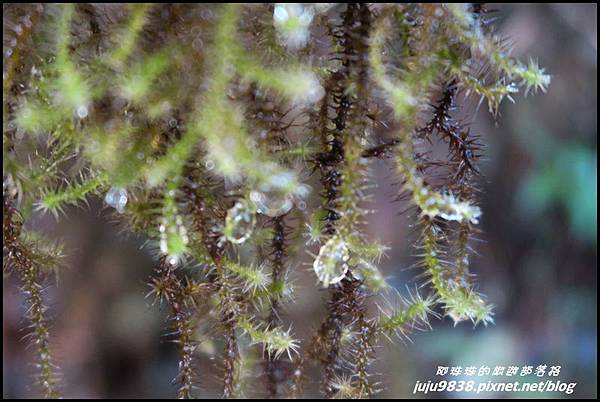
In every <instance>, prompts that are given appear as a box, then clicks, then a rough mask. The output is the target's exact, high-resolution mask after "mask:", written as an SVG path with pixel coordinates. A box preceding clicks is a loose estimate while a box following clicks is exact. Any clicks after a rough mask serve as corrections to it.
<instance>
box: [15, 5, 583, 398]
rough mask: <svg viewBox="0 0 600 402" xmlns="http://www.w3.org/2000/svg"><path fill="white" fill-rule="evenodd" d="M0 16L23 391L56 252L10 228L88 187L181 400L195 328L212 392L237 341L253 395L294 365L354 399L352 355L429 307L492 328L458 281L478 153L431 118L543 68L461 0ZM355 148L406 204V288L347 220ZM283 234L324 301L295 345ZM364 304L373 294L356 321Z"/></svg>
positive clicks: (361, 374) (365, 177)
mask: <svg viewBox="0 0 600 402" xmlns="http://www.w3.org/2000/svg"><path fill="white" fill-rule="evenodd" d="M9 10H10V11H11V16H10V17H8V18H17V17H19V18H24V17H23V16H25V17H26V19H27V20H28V21H29V23H28V24H26V25H27V26H26V28H27V29H22V28H21V29H20V30H18V31H15V35H16V38H15V40H14V41H13V42H11V43H12V48H10V52H5V53H6V54H7V55H8V56H6V57H7V58H8V59H7V60H6V62H7V63H6V72H5V74H4V106H3V115H4V120H5V123H4V125H3V142H4V144H3V155H4V160H5V162H4V164H3V178H4V186H3V188H4V213H5V217H4V242H5V245H4V255H5V271H7V272H15V273H17V274H18V276H19V277H20V278H21V281H22V282H23V289H24V291H25V292H26V295H27V301H28V303H29V304H30V306H31V309H30V310H29V313H28V318H29V319H30V320H31V321H32V328H33V332H32V339H33V342H34V343H35V344H36V345H37V348H38V353H37V358H38V369H39V370H38V371H39V372H38V378H39V382H40V385H41V386H42V389H43V392H44V395H45V396H49V397H54V396H57V395H58V394H57V391H56V381H55V379H56V378H55V376H54V374H53V370H52V367H54V366H53V362H52V359H51V357H50V353H49V345H48V342H49V334H48V323H47V318H46V316H45V314H44V313H45V310H46V308H45V307H44V304H43V298H42V292H41V291H40V287H41V283H42V282H43V281H44V280H45V279H46V278H47V277H48V276H49V273H51V272H55V270H56V268H57V267H58V266H59V260H60V258H59V257H60V255H61V254H62V253H61V251H60V248H56V247H49V246H45V245H44V244H47V242H46V241H44V240H43V239H42V238H38V237H36V238H35V240H33V239H34V238H33V235H31V234H28V233H27V232H24V233H21V227H22V225H23V220H28V219H35V217H36V215H35V214H34V212H38V213H45V212H51V213H52V214H54V215H55V216H56V217H57V218H58V217H59V212H60V213H61V215H66V214H69V213H70V211H71V208H69V205H74V206H80V205H82V204H87V202H88V200H89V199H91V198H92V197H97V196H100V197H102V196H103V198H104V201H105V203H106V204H107V205H108V206H110V207H112V208H114V209H115V212H114V213H115V216H116V217H117V218H118V220H120V221H122V222H123V224H124V225H125V226H126V227H127V228H128V229H129V230H131V231H135V232H138V233H141V234H143V235H145V236H147V237H148V238H149V239H151V240H152V242H151V244H154V245H156V246H157V247H155V250H154V251H155V253H156V259H157V268H156V271H155V272H154V274H153V275H152V277H151V278H150V279H149V286H150V291H149V296H151V297H152V298H153V299H154V301H155V302H156V303H157V304H161V305H167V306H168V315H169V318H170V323H171V324H170V326H171V327H172V328H171V329H170V332H169V334H170V336H171V338H172V339H173V341H174V342H175V343H176V344H177V345H178V348H179V353H180V362H179V374H178V376H177V378H176V381H175V382H176V383H177V384H178V385H179V389H178V396H179V397H182V398H188V397H192V396H194V395H193V393H194V392H193V391H194V389H195V384H196V383H197V381H198V380H199V379H201V374H202V373H198V372H197V370H196V367H195V365H194V361H195V359H196V358H197V357H198V353H199V351H198V344H199V342H201V341H203V339H197V337H198V336H199V332H198V331H196V329H197V327H198V326H199V325H205V324H208V325H211V327H213V328H214V331H211V334H210V335H206V336H213V337H215V338H218V339H221V340H222V343H223V350H222V355H221V357H220V359H217V360H218V361H219V362H220V367H221V369H222V370H223V373H222V374H223V375H222V376H221V378H222V379H223V382H222V395H223V397H236V396H241V395H242V391H243V390H242V384H243V382H244V377H246V376H248V375H251V374H253V373H252V372H251V373H248V370H251V369H248V368H247V367H245V366H244V365H242V361H243V358H244V357H245V356H247V355H248V354H250V353H252V354H254V355H255V356H256V357H257V358H260V359H262V360H263V361H264V365H263V366H261V367H263V369H264V373H263V374H264V378H265V379H266V380H265V383H266V384H265V394H266V395H268V396H270V397H281V396H294V397H297V396H300V395H301V390H302V384H303V382H305V381H306V378H305V376H306V374H305V373H304V365H305V364H306V361H307V360H308V358H309V357H311V358H312V360H314V361H315V362H316V363H318V364H319V365H320V366H321V368H322V370H321V391H322V393H323V396H325V397H331V398H333V397H357V398H364V397H371V396H373V395H374V394H375V393H376V392H377V391H378V387H377V386H376V384H377V381H374V380H373V379H372V378H371V376H372V374H371V372H370V367H369V366H370V363H371V362H372V361H373V360H374V359H376V358H377V356H376V353H375V350H376V348H375V345H377V343H378V342H379V341H380V339H381V338H382V337H386V338H389V339H390V340H391V339H392V338H393V337H392V335H397V336H398V338H400V339H401V340H405V339H408V337H409V336H410V335H411V334H413V333H414V332H415V330H425V329H428V328H429V318H430V317H438V316H441V315H444V316H448V317H450V318H452V320H453V321H454V323H455V324H457V323H459V322H462V321H465V320H470V321H472V323H474V324H478V323H483V324H488V323H490V322H492V321H493V320H492V315H493V313H492V307H491V305H490V304H489V303H487V301H486V300H485V298H484V296H482V295H481V294H480V293H478V291H477V289H476V285H475V284H474V281H473V275H472V274H471V273H470V272H469V254H470V252H471V249H470V247H471V246H470V243H471V241H470V239H471V237H472V232H473V231H474V226H475V225H477V224H478V222H479V220H480V218H481V215H482V211H481V209H480V208H479V207H478V206H477V205H476V203H477V199H476V197H475V194H476V185H477V181H478V176H479V175H480V172H479V169H478V168H477V161H478V159H479V158H480V157H481V148H482V144H480V143H479V140H478V136H477V135H475V134H473V133H471V131H470V130H469V129H467V128H466V127H465V125H464V124H463V123H462V122H460V121H457V120H456V119H455V118H454V117H453V116H452V113H451V111H452V110H453V108H454V103H455V101H456V99H458V97H457V94H458V93H461V94H462V95H463V96H470V95H475V96H477V97H479V98H480V101H483V100H485V101H487V103H488V105H489V109H490V112H491V113H493V114H497V111H498V107H499V105H500V103H501V102H502V100H504V99H505V98H508V99H510V100H513V98H512V96H513V95H514V94H515V93H517V92H518V91H519V90H521V89H524V92H525V94H527V93H529V92H530V91H532V92H535V91H537V90H542V91H545V90H546V87H547V86H548V84H549V82H550V76H548V75H547V74H545V72H544V69H543V68H540V67H539V66H538V64H537V62H534V61H530V62H529V63H527V64H524V63H522V62H520V61H518V60H516V59H513V58H511V57H510V56H509V53H510V52H509V51H508V49H506V48H505V46H504V45H503V41H502V39H501V38H498V37H497V35H495V34H493V32H492V31H491V29H490V27H489V24H488V23H487V19H486V17H485V15H486V14H487V13H488V11H487V10H486V9H485V8H483V7H482V6H480V5H473V6H471V7H469V6H466V5H458V4H451V5H437V4H422V5H407V4H400V5H392V4H388V5H370V6H369V5H365V4H357V3H352V4H338V5H330V6H323V5H299V4H276V5H274V6H269V5H264V4H262V5H253V6H250V5H239V4H225V5H205V4H202V5H173V4H164V5H152V6H150V5H137V4H136V5H133V4H132V5H126V6H115V8H114V9H110V8H109V9H104V8H101V7H99V6H96V5H91V6H88V5H79V4H78V5H73V4H61V5H58V4H57V5H44V6H30V5H13V6H11V7H9ZM117 10H120V11H119V12H117ZM205 11H206V12H205ZM13 14H14V15H13ZM311 26H318V27H320V28H322V29H321V31H322V32H324V33H323V34H322V36H323V37H322V38H321V39H322V40H321V41H320V42H319V43H320V45H319V46H320V47H323V49H320V48H319V46H317V45H316V44H315V43H313V42H311V41H310V40H308V38H310V35H311V34H312V35H314V34H315V32H316V30H314V31H315V32H313V30H311V29H309V28H310V27H311ZM311 32H312V33H311ZM324 51H325V52H327V55H326V57H319V56H317V55H318V54H319V52H324ZM438 94H441V95H442V96H441V98H440V99H439V100H436V99H437V96H438ZM396 123H399V124H396ZM390 127H392V128H390ZM386 136H388V137H389V136H392V137H393V138H392V139H391V140H390V139H389V138H387V139H386V138H385V137H386ZM434 143H443V144H445V145H446V146H447V148H448V157H447V158H446V159H445V160H441V161H440V160H433V159H432V157H431V155H430V151H431V149H432V147H433V145H434ZM374 158H380V159H389V160H390V163H393V164H394V166H395V168H396V172H397V174H398V176H399V178H400V180H401V182H402V186H401V187H402V189H401V192H400V194H399V195H398V199H401V200H404V201H405V203H407V204H408V207H409V208H411V209H413V210H415V211H416V215H417V216H418V220H417V222H416V223H417V226H416V227H417V230H418V231H419V232H420V237H419V239H418V240H417V241H416V243H415V244H414V245H413V246H414V249H415V250H416V251H417V254H416V256H415V257H416V263H415V265H416V266H418V267H420V268H421V269H422V271H423V273H422V277H423V278H425V280H424V281H423V285H430V289H431V293H430V294H429V295H427V296H421V295H420V294H419V293H418V292H417V291H409V292H408V295H407V296H404V297H403V296H401V295H400V294H392V296H391V297H390V296H389V294H390V293H389V291H390V290H393V289H392V288H391V285H390V284H389V283H387V281H386V279H385V277H384V275H383V274H382V272H381V271H380V270H379V268H378V267H377V265H378V264H379V263H380V260H381V259H382V258H384V257H385V254H386V251H387V250H388V247H387V246H385V245H383V244H380V243H379V242H378V241H377V240H374V239H371V238H369V237H368V236H367V235H366V231H365V228H364V226H365V224H366V221H367V216H368V214H369V213H370V212H371V211H370V210H369V209H368V203H369V199H370V196H371V194H372V192H373V188H374V186H375V185H376V179H375V178H374V177H373V176H372V174H371V172H370V166H371V162H372V161H373V159H374ZM311 174H312V175H315V176H318V178H319V181H320V188H318V189H317V191H314V189H312V188H311V187H310V186H308V185H307V184H305V182H306V181H307V180H308V176H309V175H311ZM530 181H532V182H533V183H534V184H535V185H538V186H540V185H541V186H550V185H549V184H547V183H545V182H544V180H543V177H542V178H539V177H538V178H536V177H532V178H530ZM536 183H537V184H536ZM311 190H313V191H311ZM311 193H312V194H313V195H314V198H315V199H317V198H318V200H315V202H311V201H312V199H311V198H310V194H311ZM525 196H526V197H529V198H531V197H530V196H527V195H525ZM539 202H545V201H544V200H542V201H539ZM309 205H310V207H309ZM32 206H34V207H35V208H32ZM111 212H112V211H111ZM574 219H575V220H576V216H575V218H574ZM302 235H304V236H302ZM302 237H304V239H305V241H306V247H307V251H308V254H310V255H312V257H313V261H312V262H311V263H310V265H311V267H312V268H313V271H314V274H315V278H316V283H317V287H321V288H326V289H327V295H328V298H329V301H328V302H327V313H326V316H325V317H324V318H323V321H322V324H321V326H320V327H319V328H318V330H317V332H316V333H315V334H314V336H313V338H312V340H311V341H310V342H309V341H302V340H298V339H296V338H295V337H294V335H293V334H292V331H291V323H289V324H286V320H287V317H286V314H285V309H284V308H283V307H284V305H285V304H286V303H290V302H291V301H292V300H293V297H292V295H293V292H292V290H293V286H292V281H293V280H294V278H295V277H298V276H299V275H305V273H304V272H300V271H299V270H295V269H292V268H293V267H294V266H295V265H296V261H297V260H300V259H302V258H304V257H306V256H307V255H308V254H307V253H299V252H298V251H297V250H298V249H301V247H302V245H301V244H296V243H298V240H300V239H302ZM313 252H314V253H313ZM380 299H383V303H379V302H380V301H381V300H380ZM373 300H375V303H377V305H378V306H379V305H381V304H383V305H385V307H380V314H379V315H376V316H374V315H372V314H371V312H370V305H371V304H372V301H373ZM285 328H287V329H285ZM245 341H247V342H246V343H244V342H245ZM254 345H258V346H259V347H258V349H257V348H255V347H254ZM260 348H262V351H261V349H260ZM254 369H255V370H256V368H254Z"/></svg>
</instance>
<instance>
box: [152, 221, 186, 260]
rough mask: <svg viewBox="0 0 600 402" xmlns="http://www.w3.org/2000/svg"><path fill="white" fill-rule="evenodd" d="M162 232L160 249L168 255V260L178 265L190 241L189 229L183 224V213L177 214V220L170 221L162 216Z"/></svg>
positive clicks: (160, 230)
mask: <svg viewBox="0 0 600 402" xmlns="http://www.w3.org/2000/svg"><path fill="white" fill-rule="evenodd" d="M158 230H159V232H160V251H161V253H163V254H165V255H167V261H168V262H169V264H171V265H177V263H178V262H179V259H180V258H181V255H182V254H183V252H184V250H185V247H186V246H187V244H188V243H189V237H188V235H187V229H186V228H185V226H184V225H183V219H182V217H181V215H177V216H176V217H175V220H174V221H172V222H169V221H168V220H167V219H166V218H162V222H161V224H160V226H159V228H158Z"/></svg>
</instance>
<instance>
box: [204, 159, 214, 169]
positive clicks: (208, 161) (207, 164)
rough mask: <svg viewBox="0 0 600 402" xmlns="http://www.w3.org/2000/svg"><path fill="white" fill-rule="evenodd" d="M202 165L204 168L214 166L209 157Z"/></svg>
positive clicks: (212, 167)
mask: <svg viewBox="0 0 600 402" xmlns="http://www.w3.org/2000/svg"><path fill="white" fill-rule="evenodd" d="M204 167H205V168H206V170H213V169H214V168H215V163H214V162H213V161H212V160H210V159H209V160H207V161H206V162H204Z"/></svg>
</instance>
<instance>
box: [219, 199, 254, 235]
mask: <svg viewBox="0 0 600 402" xmlns="http://www.w3.org/2000/svg"><path fill="white" fill-rule="evenodd" d="M254 222H255V217H254V213H253V212H252V210H251V209H250V207H249V205H248V203H247V202H246V201H245V200H239V201H237V202H236V203H235V205H234V206H233V207H232V208H230V209H229V211H227V217H226V218H225V228H224V229H223V234H224V235H225V238H226V239H227V240H229V241H230V242H232V243H235V244H242V243H243V242H245V241H246V240H248V238H249V237H250V235H251V234H252V231H253V230H254Z"/></svg>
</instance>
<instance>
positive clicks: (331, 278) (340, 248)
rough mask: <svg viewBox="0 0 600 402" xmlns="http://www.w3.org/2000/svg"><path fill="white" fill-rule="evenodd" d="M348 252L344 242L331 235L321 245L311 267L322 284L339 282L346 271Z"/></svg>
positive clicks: (327, 284)
mask: <svg viewBox="0 0 600 402" xmlns="http://www.w3.org/2000/svg"><path fill="white" fill-rule="evenodd" d="M349 259H350V254H349V252H348V247H347V246H346V242H345V241H344V240H342V239H340V238H339V237H336V236H334V237H332V238H330V239H329V240H327V242H326V243H325V244H324V245H323V246H322V247H321V249H320V250H319V255H318V256H317V258H316V259H315V261H314V263H313V269H314V271H315V274H316V275H317V278H318V279H319V281H320V282H321V283H322V284H323V286H325V287H328V286H329V285H334V284H336V283H339V282H340V281H341V280H342V279H344V277H345V276H346V272H348V260H349Z"/></svg>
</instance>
